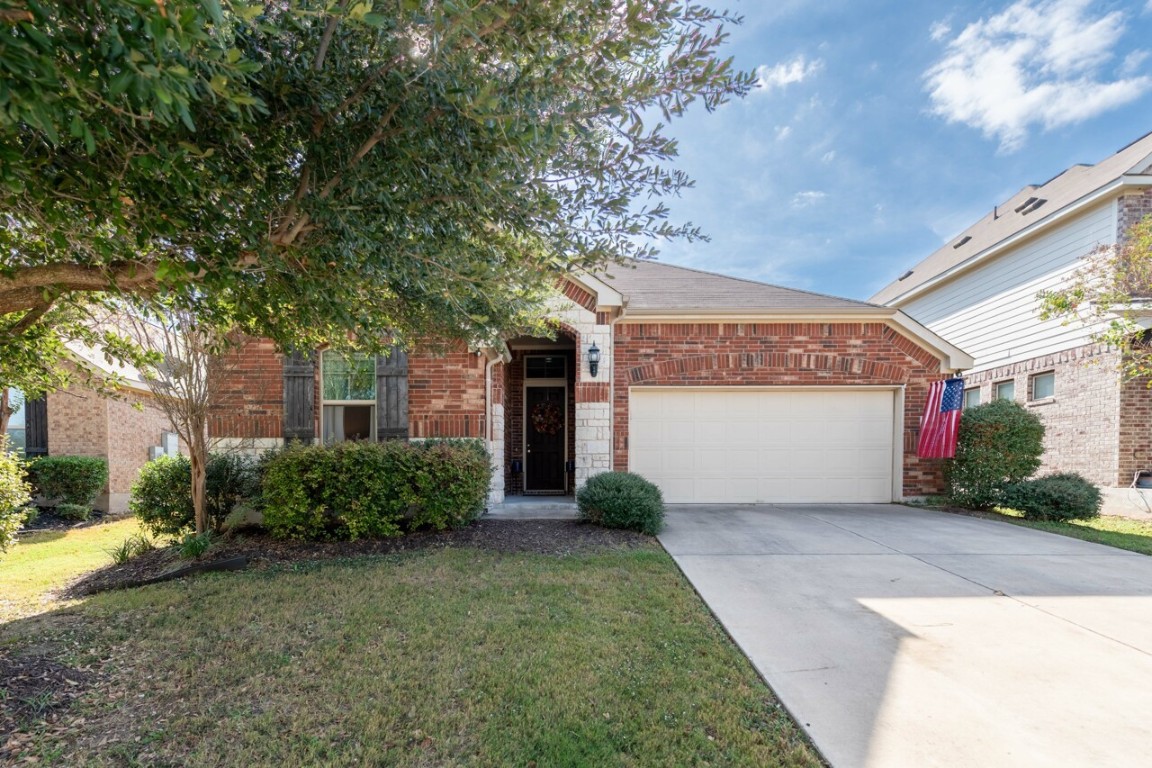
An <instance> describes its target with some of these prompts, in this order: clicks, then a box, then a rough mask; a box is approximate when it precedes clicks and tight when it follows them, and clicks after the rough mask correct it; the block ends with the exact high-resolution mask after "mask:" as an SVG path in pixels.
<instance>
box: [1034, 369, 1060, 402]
mask: <svg viewBox="0 0 1152 768" xmlns="http://www.w3.org/2000/svg"><path fill="white" fill-rule="evenodd" d="M1055 396H1056V374H1055V372H1053V371H1048V372H1047V373H1038V374H1036V375H1035V376H1033V377H1032V398H1031V399H1032V400H1045V399H1047V398H1049V397H1055Z"/></svg>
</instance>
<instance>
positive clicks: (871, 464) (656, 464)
mask: <svg viewBox="0 0 1152 768" xmlns="http://www.w3.org/2000/svg"><path fill="white" fill-rule="evenodd" d="M630 398H631V400H630V414H631V415H630V418H629V430H630V433H629V453H630V457H631V458H630V462H629V463H630V466H631V467H632V469H633V470H634V471H636V472H639V473H640V474H642V475H645V476H646V477H648V478H649V479H650V480H652V481H653V482H655V483H656V484H657V485H659V486H660V488H661V489H662V491H663V492H664V496H665V500H666V501H669V502H672V503H676V502H681V503H708V502H731V503H754V502H884V501H891V500H892V467H893V455H894V454H893V451H894V446H893V433H894V430H893V427H894V421H893V419H894V402H895V399H894V394H893V392H892V391H890V390H847V389H840V390H838V389H835V388H829V389H828V390H824V391H819V390H777V391H769V390H733V389H719V388H717V389H714V390H709V389H695V390H682V391H677V390H669V389H661V390H645V389H643V388H636V389H633V390H631V395H630Z"/></svg>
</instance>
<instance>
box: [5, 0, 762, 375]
mask: <svg viewBox="0 0 1152 768" xmlns="http://www.w3.org/2000/svg"><path fill="white" fill-rule="evenodd" d="M734 21H736V19H734V18H733V17H731V16H730V15H729V14H728V13H727V12H716V11H713V10H711V9H709V8H706V7H703V6H698V5H694V4H691V3H685V2H679V1H677V0H646V1H644V2H629V1H627V0H533V1H532V2H527V3H525V2H517V1H516V0H495V1H494V2H474V3H447V2H436V1H435V0H388V1H386V2H385V1H381V0H377V2H369V1H367V0H267V1H266V2H264V3H262V4H247V3H240V2H227V1H226V0H224V1H221V0H199V1H194V0H69V1H68V2H40V1H39V0H15V1H13V0H0V72H3V77H0V164H2V167H0V195H2V199H0V211H2V213H0V217H3V219H4V226H3V227H2V228H0V358H3V357H4V356H5V355H6V354H7V350H8V348H9V347H10V346H12V347H13V348H27V346H28V344H27V340H28V339H31V338H35V335H36V334H41V336H44V335H47V336H54V335H59V334H60V333H67V332H69V331H70V330H75V328H76V327H77V326H76V324H75V322H76V321H75V318H74V317H72V318H71V319H69V320H68V321H67V322H61V321H60V318H61V317H63V315H60V314H57V313H60V312H62V310H63V309H66V308H81V309H83V308H86V307H87V306H89V305H90V304H91V303H92V302H105V303H108V302H111V303H113V304H114V303H116V302H117V297H118V296H122V295H124V294H130V295H131V296H132V297H133V298H134V299H135V300H141V299H142V300H145V301H147V299H148V297H150V296H157V295H163V296H164V297H165V299H166V300H167V301H169V302H173V303H174V304H175V305H176V306H177V307H181V308H183V309H186V310H188V311H191V312H193V313H194V314H195V316H196V317H197V318H198V319H199V320H200V321H201V322H212V323H217V324H223V325H233V324H238V325H239V326H241V327H242V328H243V329H244V330H245V331H247V332H249V333H254V334H259V335H263V336H268V337H271V338H272V339H274V340H275V341H277V342H278V343H279V344H280V345H281V346H282V347H292V346H308V345H313V344H317V343H321V342H325V341H331V340H334V339H343V338H348V336H349V332H351V333H353V334H355V336H356V338H358V339H360V340H361V341H364V342H367V343H371V342H372V341H373V340H374V339H378V338H382V337H385V336H387V337H389V338H394V337H397V336H398V337H399V338H400V339H402V340H409V339H412V338H415V337H429V336H430V337H448V336H453V337H461V336H463V337H467V338H471V339H479V338H485V337H491V336H493V335H495V334H497V333H499V332H500V331H503V330H508V329H511V328H514V327H516V326H517V324H518V323H520V322H522V321H523V320H524V318H525V317H526V316H527V315H529V314H531V312H532V311H533V310H534V309H535V308H537V307H538V306H539V303H540V300H541V298H542V296H543V295H544V294H545V293H546V292H547V291H548V290H549V289H550V288H551V286H552V284H553V283H554V282H555V279H556V277H557V276H559V275H561V274H563V273H565V272H567V271H570V270H573V269H581V268H583V269H589V268H597V267H601V266H604V265H605V264H606V263H608V262H610V261H611V260H613V259H619V258H622V257H626V256H637V257H644V256H647V255H650V254H651V253H652V252H653V244H654V242H655V241H657V240H658V239H660V238H689V239H691V238H695V237H698V236H699V233H698V231H697V230H696V229H694V228H693V227H692V226H691V225H688V224H673V223H670V221H669V219H668V210H667V208H666V207H665V206H664V204H663V203H662V202H661V198H663V197H667V196H670V195H675V194H676V193H677V192H678V191H679V190H680V189H682V188H684V187H685V186H686V185H688V184H690V183H691V182H690V180H689V179H688V178H687V177H686V176H685V175H684V174H683V173H682V172H680V171H679V170H677V169H676V168H675V167H674V166H672V165H671V162H672V160H673V158H674V157H675V155H676V142H675V141H674V140H673V139H671V138H669V137H668V136H667V135H666V134H665V125H666V123H667V122H668V121H669V120H671V119H673V118H675V117H676V116H678V115H679V114H681V112H682V111H683V110H684V108H685V107H687V106H688V105H689V104H690V103H692V102H694V101H700V102H702V103H703V106H704V107H705V108H708V109H711V108H714V107H716V106H718V105H719V104H721V103H722V102H724V101H725V100H726V99H728V98H729V97H731V96H734V95H741V94H743V93H744V92H745V91H746V90H747V89H748V88H749V87H750V85H751V78H750V76H749V75H747V74H745V73H740V72H736V71H734V70H733V69H732V68H731V66H730V62H728V61H722V60H720V59H718V58H717V50H718V48H719V47H720V46H721V45H722V43H723V41H724V39H725V37H726V33H725V32H724V31H723V25H724V24H725V23H727V22H734ZM54 314H55V319H54ZM81 325H82V323H81ZM21 345H23V346H22V347H21ZM57 346H59V345H57ZM44 363H45V360H44V359H41V360H40V361H39V364H40V365H41V366H43V365H44ZM32 367H33V368H34V367H35V366H32ZM5 375H7V376H9V381H8V382H7V383H19V382H20V375H19V372H12V373H9V372H6V373H5ZM3 383H6V382H0V384H3Z"/></svg>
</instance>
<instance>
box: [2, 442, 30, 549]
mask: <svg viewBox="0 0 1152 768" xmlns="http://www.w3.org/2000/svg"><path fill="white" fill-rule="evenodd" d="M24 477H25V474H24V462H23V461H21V460H20V458H19V457H18V456H16V454H14V453H9V452H8V436H7V435H0V552H4V551H5V550H7V549H8V546H9V545H10V544H11V543H12V542H13V541H15V540H16V533H17V532H18V531H19V530H20V527H21V526H22V525H24V520H25V513H24V510H23V509H22V507H23V506H24V505H25V504H27V503H28V502H29V500H30V499H31V494H32V488H31V486H29V485H28V483H27V482H26V481H25V479H24Z"/></svg>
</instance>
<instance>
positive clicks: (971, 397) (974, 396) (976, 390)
mask: <svg viewBox="0 0 1152 768" xmlns="http://www.w3.org/2000/svg"><path fill="white" fill-rule="evenodd" d="M977 405H980V387H972V388H971V389H966V390H964V407H965V408H972V407H975V406H977Z"/></svg>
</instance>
